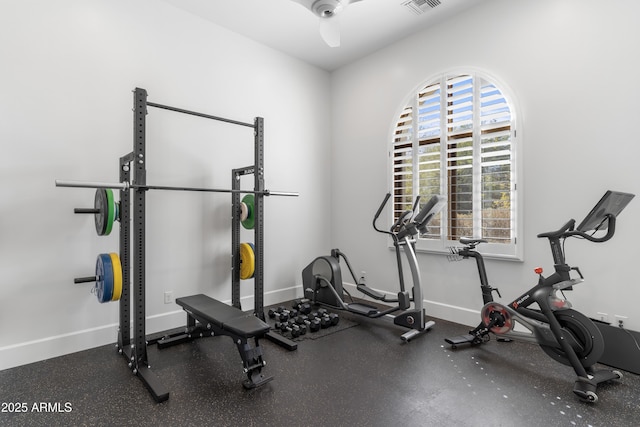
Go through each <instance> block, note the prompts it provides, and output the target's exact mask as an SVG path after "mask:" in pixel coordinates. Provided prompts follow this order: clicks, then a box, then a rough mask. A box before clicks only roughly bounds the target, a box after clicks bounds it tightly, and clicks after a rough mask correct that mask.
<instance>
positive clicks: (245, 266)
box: [240, 243, 256, 280]
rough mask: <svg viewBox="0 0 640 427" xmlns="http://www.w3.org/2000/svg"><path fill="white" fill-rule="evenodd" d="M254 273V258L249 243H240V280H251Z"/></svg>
mask: <svg viewBox="0 0 640 427" xmlns="http://www.w3.org/2000/svg"><path fill="white" fill-rule="evenodd" d="M255 271H256V256H255V253H254V252H253V247H252V246H251V244H249V243H240V278H241V279H242V280H245V279H251V278H252V277H253V274H254V273H255Z"/></svg>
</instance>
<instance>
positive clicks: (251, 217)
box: [241, 194, 255, 230]
mask: <svg viewBox="0 0 640 427" xmlns="http://www.w3.org/2000/svg"><path fill="white" fill-rule="evenodd" d="M242 203H244V204H245V205H247V211H248V212H247V219H245V220H244V221H241V224H242V226H243V227H244V228H246V229H247V230H253V227H254V225H255V204H254V198H253V194H247V195H246V196H244V197H243V198H242Z"/></svg>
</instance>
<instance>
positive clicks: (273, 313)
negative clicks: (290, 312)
mask: <svg viewBox="0 0 640 427" xmlns="http://www.w3.org/2000/svg"><path fill="white" fill-rule="evenodd" d="M285 310H286V307H285V306H284V305H280V306H278V308H276V309H275V310H274V309H273V308H270V309H269V311H268V312H267V314H268V315H269V317H270V318H272V319H273V318H275V317H276V316H278V315H279V314H280V313H282V312H283V311H285Z"/></svg>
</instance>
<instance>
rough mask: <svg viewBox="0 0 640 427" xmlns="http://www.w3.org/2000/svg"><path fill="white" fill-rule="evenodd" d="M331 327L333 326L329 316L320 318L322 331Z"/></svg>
mask: <svg viewBox="0 0 640 427" xmlns="http://www.w3.org/2000/svg"><path fill="white" fill-rule="evenodd" d="M329 326H331V319H330V318H329V316H328V315H325V316H322V317H320V327H321V328H322V329H326V328H328V327H329Z"/></svg>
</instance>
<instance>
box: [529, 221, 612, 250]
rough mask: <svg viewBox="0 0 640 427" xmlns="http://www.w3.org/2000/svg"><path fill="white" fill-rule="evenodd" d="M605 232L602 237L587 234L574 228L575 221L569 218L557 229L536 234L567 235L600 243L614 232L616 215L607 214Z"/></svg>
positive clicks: (549, 236)
mask: <svg viewBox="0 0 640 427" xmlns="http://www.w3.org/2000/svg"><path fill="white" fill-rule="evenodd" d="M606 218H607V221H608V223H607V234H605V235H604V236H602V237H594V236H593V235H591V234H587V233H585V232H584V231H579V230H574V227H575V224H576V221H575V219H571V220H569V221H568V222H567V223H566V224H564V225H563V226H562V227H561V228H560V229H559V230H557V231H548V232H546V233H540V234H538V237H546V238H548V239H561V238H562V239H564V238H567V237H582V238H584V239H587V240H588V241H590V242H595V243H602V242H606V241H607V240H609V239H611V238H612V237H613V235H614V234H615V232H616V217H615V215H607V216H606Z"/></svg>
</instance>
